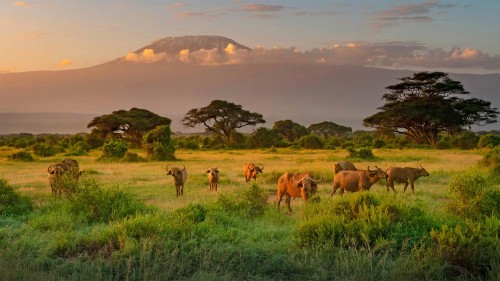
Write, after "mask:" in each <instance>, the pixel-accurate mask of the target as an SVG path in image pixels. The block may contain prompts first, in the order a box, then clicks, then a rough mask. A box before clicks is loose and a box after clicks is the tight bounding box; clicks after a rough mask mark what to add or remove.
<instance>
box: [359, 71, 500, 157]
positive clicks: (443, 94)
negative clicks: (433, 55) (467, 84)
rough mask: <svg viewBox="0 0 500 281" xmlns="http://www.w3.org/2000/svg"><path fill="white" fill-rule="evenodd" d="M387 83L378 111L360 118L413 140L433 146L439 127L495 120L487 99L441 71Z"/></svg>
mask: <svg viewBox="0 0 500 281" xmlns="http://www.w3.org/2000/svg"><path fill="white" fill-rule="evenodd" d="M400 80H401V81H402V82H401V83H398V84H396V85H391V86H388V87H387V88H386V89H388V90H389V92H388V93H386V94H384V95H383V97H382V99H384V100H386V103H385V104H384V105H383V106H382V107H379V108H378V109H380V110H381V111H380V112H378V113H376V114H374V115H372V116H370V117H367V118H365V119H364V120H363V125H364V126H367V127H373V128H376V129H380V128H390V129H392V130H393V131H394V132H396V133H400V134H404V135H407V136H408V137H410V138H411V139H413V140H414V141H415V142H416V143H419V144H422V143H425V142H427V143H430V144H431V145H432V146H433V147H435V146H436V143H437V137H438V133H439V132H440V131H456V130H457V128H462V127H470V126H471V125H474V124H476V125H485V124H490V123H495V122H496V118H497V116H498V114H499V112H498V111H497V109H496V108H492V107H491V103H490V102H488V101H484V100H481V99H477V98H472V99H464V98H462V97H461V96H464V95H468V94H469V92H468V91H466V90H465V89H464V87H463V86H462V83H461V82H459V81H455V80H452V79H450V78H449V77H448V74H447V73H444V72H418V73H414V74H413V76H411V77H404V78H401V79H400Z"/></svg>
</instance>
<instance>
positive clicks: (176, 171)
mask: <svg viewBox="0 0 500 281" xmlns="http://www.w3.org/2000/svg"><path fill="white" fill-rule="evenodd" d="M168 166H170V164H168V165H167V166H166V167H165V170H167V175H172V177H174V184H175V191H176V194H177V196H179V195H183V194H184V184H185V183H186V180H187V171H186V166H184V164H183V165H182V166H184V168H182V169H181V168H179V167H172V169H170V170H169V169H168Z"/></svg>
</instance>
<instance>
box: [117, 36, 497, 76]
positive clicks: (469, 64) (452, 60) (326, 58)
mask: <svg viewBox="0 0 500 281" xmlns="http://www.w3.org/2000/svg"><path fill="white" fill-rule="evenodd" d="M125 60H127V61H132V62H143V63H151V62H158V61H169V62H172V61H178V62H183V63H191V64H199V65H223V64H246V63H303V64H314V63H321V64H328V65H362V66H375V67H408V68H411V67H426V68H471V69H472V68H477V69H486V70H500V55H493V56H492V55H489V54H487V53H483V52H481V51H480V50H477V49H473V48H465V49H460V48H453V49H451V50H443V49H441V48H435V49H430V48H428V47H427V46H425V45H423V44H421V43H418V42H384V43H369V42H361V41H360V42H346V43H337V44H334V45H332V47H331V48H321V49H312V50H309V51H301V50H298V49H297V48H295V47H290V48H280V47H275V48H271V49H266V48H263V47H260V46H257V47H255V48H254V49H253V50H252V51H247V50H244V49H237V48H236V47H235V46H234V45H232V44H228V45H227V47H226V48H225V49H223V50H218V49H212V50H199V51H194V52H190V51H189V50H182V51H181V52H179V53H178V54H176V55H175V56H171V55H168V54H166V53H159V54H156V53H154V51H153V50H151V49H147V50H144V51H143V52H142V53H140V54H136V53H129V54H127V56H125Z"/></svg>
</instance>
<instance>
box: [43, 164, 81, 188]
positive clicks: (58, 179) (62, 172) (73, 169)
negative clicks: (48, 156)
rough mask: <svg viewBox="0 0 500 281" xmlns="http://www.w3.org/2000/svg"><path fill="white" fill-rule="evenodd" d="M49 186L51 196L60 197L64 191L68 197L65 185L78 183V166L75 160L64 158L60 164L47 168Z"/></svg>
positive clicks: (79, 172) (79, 173)
mask: <svg viewBox="0 0 500 281" xmlns="http://www.w3.org/2000/svg"><path fill="white" fill-rule="evenodd" d="M47 173H48V178H49V185H50V188H51V190H52V195H55V196H61V192H62V191H63V190H64V191H65V192H66V193H68V195H69V190H67V188H66V186H65V184H67V183H68V181H78V179H79V178H80V175H81V174H82V172H81V171H79V165H78V162H77V161H76V160H73V159H70V158H66V159H64V160H63V161H62V162H58V163H54V164H52V165H50V166H49V167H48V168H47Z"/></svg>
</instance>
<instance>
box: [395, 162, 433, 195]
mask: <svg viewBox="0 0 500 281" xmlns="http://www.w3.org/2000/svg"><path fill="white" fill-rule="evenodd" d="M419 166H420V169H418V168H410V167H404V168H402V167H391V168H389V169H387V171H386V173H387V178H386V180H387V192H390V189H389V187H391V188H392V190H393V191H394V193H396V190H395V189H394V182H397V183H404V184H405V188H404V190H403V192H405V191H406V188H407V187H408V183H409V184H411V191H412V192H413V193H415V190H414V185H413V183H414V182H415V181H416V180H417V179H418V178H420V177H427V176H429V173H428V172H427V171H426V170H425V169H424V167H422V165H419Z"/></svg>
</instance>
